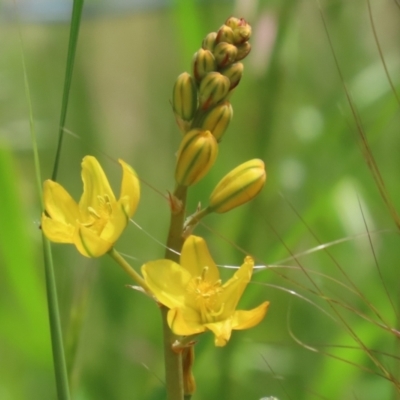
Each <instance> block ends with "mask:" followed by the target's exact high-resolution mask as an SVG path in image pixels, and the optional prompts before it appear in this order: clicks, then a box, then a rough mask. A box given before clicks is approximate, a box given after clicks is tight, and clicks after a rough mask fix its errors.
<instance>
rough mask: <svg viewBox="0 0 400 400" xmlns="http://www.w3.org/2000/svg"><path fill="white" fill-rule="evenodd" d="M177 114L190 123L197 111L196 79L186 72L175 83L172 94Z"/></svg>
mask: <svg viewBox="0 0 400 400" xmlns="http://www.w3.org/2000/svg"><path fill="white" fill-rule="evenodd" d="M172 106H173V109H174V112H175V114H177V115H178V116H179V117H180V118H181V119H183V120H184V121H190V120H191V119H192V118H193V116H194V113H195V112H196V110H197V89H196V83H195V81H194V79H193V78H192V77H191V76H190V75H189V74H188V73H187V72H184V73H182V74H180V75H179V76H178V78H177V79H176V81H175V85H174V90H173V94H172Z"/></svg>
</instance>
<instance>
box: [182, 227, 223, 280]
mask: <svg viewBox="0 0 400 400" xmlns="http://www.w3.org/2000/svg"><path fill="white" fill-rule="evenodd" d="M180 264H181V265H182V267H183V268H185V269H186V270H188V271H189V272H190V274H191V275H192V276H193V277H197V276H202V275H203V273H204V272H203V270H204V267H208V270H207V274H206V275H205V276H204V278H205V280H207V281H209V282H212V283H214V282H216V281H218V280H219V271H218V268H217V266H216V265H215V263H214V260H213V259H212V257H211V255H210V252H209V251H208V247H207V244H206V242H205V241H204V239H203V238H201V237H199V236H194V235H191V236H189V237H188V238H187V239H186V240H185V243H184V244H183V248H182V252H181V258H180Z"/></svg>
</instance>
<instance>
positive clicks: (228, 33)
mask: <svg viewBox="0 0 400 400" xmlns="http://www.w3.org/2000/svg"><path fill="white" fill-rule="evenodd" d="M215 42H216V43H221V42H226V43H231V44H232V43H233V30H232V28H230V27H229V26H226V25H222V26H221V28H219V30H218V32H217V37H216V38H215Z"/></svg>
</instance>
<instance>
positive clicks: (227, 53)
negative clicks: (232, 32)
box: [213, 42, 238, 67]
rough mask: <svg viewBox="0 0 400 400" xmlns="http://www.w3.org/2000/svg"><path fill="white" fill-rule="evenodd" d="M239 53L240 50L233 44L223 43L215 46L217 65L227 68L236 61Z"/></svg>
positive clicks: (214, 52)
mask: <svg viewBox="0 0 400 400" xmlns="http://www.w3.org/2000/svg"><path fill="white" fill-rule="evenodd" d="M237 52H238V50H237V48H236V46H234V45H233V44H229V43H226V42H221V43H218V44H217V45H216V46H215V49H214V51H213V54H214V57H215V61H216V62H217V65H218V66H219V67H225V66H227V65H229V64H232V63H233V62H234V61H235V59H236V56H237Z"/></svg>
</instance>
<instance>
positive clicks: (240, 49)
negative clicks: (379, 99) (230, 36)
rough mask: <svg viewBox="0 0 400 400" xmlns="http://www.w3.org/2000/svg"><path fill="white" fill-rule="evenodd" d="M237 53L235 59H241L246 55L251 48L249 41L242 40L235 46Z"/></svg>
mask: <svg viewBox="0 0 400 400" xmlns="http://www.w3.org/2000/svg"><path fill="white" fill-rule="evenodd" d="M236 48H237V54H236V58H235V61H239V60H243V58H245V57H247V55H248V54H249V53H250V50H251V44H250V43H249V42H244V43H242V44H239V45H238V46H236Z"/></svg>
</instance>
